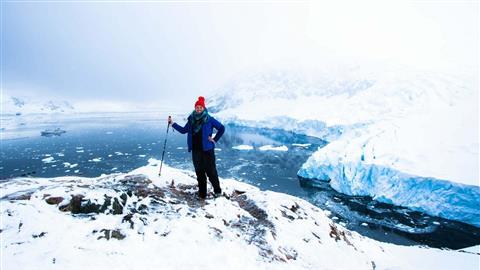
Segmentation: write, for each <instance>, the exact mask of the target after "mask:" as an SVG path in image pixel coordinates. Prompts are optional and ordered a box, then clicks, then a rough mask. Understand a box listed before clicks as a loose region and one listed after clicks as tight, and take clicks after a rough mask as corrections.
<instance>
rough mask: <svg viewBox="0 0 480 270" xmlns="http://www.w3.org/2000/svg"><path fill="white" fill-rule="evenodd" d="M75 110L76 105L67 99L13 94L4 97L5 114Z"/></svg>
mask: <svg viewBox="0 0 480 270" xmlns="http://www.w3.org/2000/svg"><path fill="white" fill-rule="evenodd" d="M74 110H75V108H74V106H73V105H72V104H71V103H70V102H68V101H66V100H57V99H37V98H32V97H27V96H11V95H4V96H3V97H2V112H3V114H31V113H69V112H74Z"/></svg>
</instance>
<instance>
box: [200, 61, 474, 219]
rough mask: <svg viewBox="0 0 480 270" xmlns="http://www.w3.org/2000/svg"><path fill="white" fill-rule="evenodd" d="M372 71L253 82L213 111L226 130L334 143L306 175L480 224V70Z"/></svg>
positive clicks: (234, 89) (218, 98)
mask: <svg viewBox="0 0 480 270" xmlns="http://www.w3.org/2000/svg"><path fill="white" fill-rule="evenodd" d="M365 70H366V69H364V70H362V69H360V68H358V67H356V68H352V69H348V70H345V71H336V73H334V72H332V73H329V74H328V75H327V73H325V74H323V75H322V74H320V75H313V76H306V75H305V74H302V75H299V74H294V73H288V72H272V73H266V74H257V75H254V76H250V77H248V76H247V77H246V78H243V79H239V80H238V81H236V82H233V83H232V84H231V85H228V86H227V87H226V88H225V89H224V92H220V93H218V94H217V95H215V96H214V97H212V98H211V99H210V100H208V102H207V106H209V107H210V108H211V109H210V110H211V111H212V112H215V113H216V116H217V117H219V118H220V119H222V120H223V121H225V122H235V123H237V124H243V125H249V126H257V127H258V126H259V127H269V128H282V129H286V130H292V131H295V132H298V133H304V134H307V135H312V136H318V137H321V138H324V139H326V140H327V141H330V144H329V145H327V146H326V147H324V148H322V149H319V150H318V151H317V152H316V153H315V154H314V155H313V156H312V157H311V158H310V159H309V160H308V161H307V162H306V163H305V164H304V165H303V166H302V168H301V169H300V171H299V175H300V176H302V177H305V178H311V179H316V180H321V181H330V185H331V186H332V187H333V188H334V189H336V190H337V191H340V192H343V193H346V194H351V195H368V196H372V197H373V198H375V199H377V200H380V201H385V202H389V203H394V204H397V205H402V206H406V207H410V208H413V209H418V210H420V211H424V212H426V213H428V214H431V215H438V216H441V217H444V218H448V219H454V220H459V221H463V222H467V223H470V224H473V225H476V226H480V187H479V185H480V183H479V163H478V162H479V155H478V149H479V144H478V74H477V72H476V71H475V70H470V71H469V70H463V71H460V70H457V71H455V72H452V71H449V72H428V71H419V70H412V69H405V68H402V67H398V66H397V67H389V68H384V69H382V70H381V71H378V70H377V71H375V72H373V71H372V70H374V69H369V71H368V72H367V71H365ZM310 75H311V74H310ZM312 181H313V180H312Z"/></svg>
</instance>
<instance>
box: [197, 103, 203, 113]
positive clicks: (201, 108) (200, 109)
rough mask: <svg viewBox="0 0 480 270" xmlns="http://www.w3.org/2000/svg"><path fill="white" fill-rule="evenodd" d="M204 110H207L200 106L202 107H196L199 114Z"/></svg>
mask: <svg viewBox="0 0 480 270" xmlns="http://www.w3.org/2000/svg"><path fill="white" fill-rule="evenodd" d="M203 110H205V108H203V107H202V106H200V105H197V106H195V111H196V112H197V113H202V112H203Z"/></svg>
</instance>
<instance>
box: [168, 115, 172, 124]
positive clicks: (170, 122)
mask: <svg viewBox="0 0 480 270" xmlns="http://www.w3.org/2000/svg"><path fill="white" fill-rule="evenodd" d="M167 121H168V124H169V125H171V124H173V120H172V117H171V116H168V120H167Z"/></svg>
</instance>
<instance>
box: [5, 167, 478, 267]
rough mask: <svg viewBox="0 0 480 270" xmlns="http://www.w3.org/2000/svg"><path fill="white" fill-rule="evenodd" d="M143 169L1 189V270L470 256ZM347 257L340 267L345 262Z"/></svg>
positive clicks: (351, 263) (229, 186)
mask: <svg viewBox="0 0 480 270" xmlns="http://www.w3.org/2000/svg"><path fill="white" fill-rule="evenodd" d="M158 164H159V162H158V161H156V160H150V164H149V165H147V166H145V167H142V168H139V169H137V170H134V171H132V172H131V173H127V174H114V175H107V176H101V177H98V178H80V177H58V178H53V179H40V178H19V179H11V180H9V181H8V182H4V183H1V184H0V185H1V188H2V190H3V192H2V198H1V201H0V202H1V203H2V213H1V215H2V220H3V223H2V227H1V228H0V233H1V237H2V253H3V260H2V262H1V263H2V269H31V268H43V269H45V268H56V267H59V268H63V269H84V268H92V267H93V268H95V269H97V268H105V267H109V268H114V269H132V268H145V269H153V268H157V269H192V268H194V269H211V268H212V267H216V268H228V269H386V268H395V269H414V268H417V269H451V268H450V267H458V268H459V269H475V266H476V264H478V259H479V254H477V253H476V252H459V251H448V250H438V249H430V248H420V247H403V246H395V245H391V244H384V243H380V242H377V241H374V240H370V239H368V238H364V237H362V236H360V235H358V234H357V233H355V232H350V231H348V230H346V229H345V228H343V227H341V226H339V225H337V224H335V223H334V222H332V221H331V220H330V219H329V217H328V214H329V213H328V212H326V211H323V210H321V209H318V208H317V207H315V206H313V205H311V204H310V203H308V202H306V201H304V200H301V199H298V198H295V197H292V196H288V195H284V194H280V193H274V192H262V191H260V190H258V189H257V188H255V187H253V186H250V185H247V184H244V183H240V182H237V181H234V180H222V185H223V189H224V191H225V194H226V196H227V197H220V198H217V199H207V200H206V201H200V200H198V199H197V198H196V196H195V193H196V180H195V179H194V178H192V176H190V175H188V172H184V171H180V170H176V169H172V168H170V167H166V166H164V167H163V169H164V171H163V172H162V177H159V176H157V173H158ZM345 258H348V259H345Z"/></svg>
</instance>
